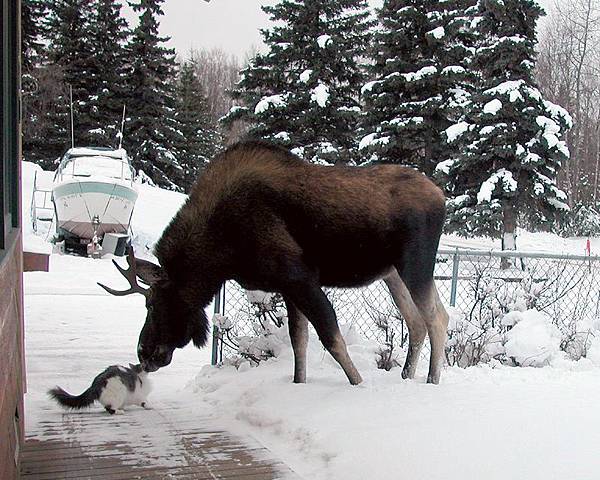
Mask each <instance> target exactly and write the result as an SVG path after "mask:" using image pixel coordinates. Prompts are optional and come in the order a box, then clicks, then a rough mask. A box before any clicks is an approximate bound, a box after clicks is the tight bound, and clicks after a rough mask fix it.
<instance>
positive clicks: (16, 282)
mask: <svg viewBox="0 0 600 480" xmlns="http://www.w3.org/2000/svg"><path fill="white" fill-rule="evenodd" d="M20 10H21V9H20V0H2V16H1V27H2V31H1V35H0V38H1V42H2V43H1V51H2V69H1V72H0V73H1V75H2V78H1V80H2V81H1V82H0V85H1V89H2V99H1V105H0V108H1V110H2V122H1V123H2V125H1V131H0V139H1V141H0V143H1V147H2V149H1V158H0V479H2V480H12V479H16V478H17V472H18V468H17V461H18V453H19V450H20V448H19V445H20V444H21V443H22V440H23V434H24V432H23V393H24V379H25V372H24V359H23V293H22V292H23V290H22V284H23V282H22V278H23V267H22V246H21V230H20V211H21V205H20V202H21V199H20V165H21V140H20V139H21V118H20V108H21V106H20V58H19V57H20V51H21V47H20V40H19V38H20V18H21V14H20Z"/></svg>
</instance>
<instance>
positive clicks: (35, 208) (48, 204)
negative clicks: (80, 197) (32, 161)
mask: <svg viewBox="0 0 600 480" xmlns="http://www.w3.org/2000/svg"><path fill="white" fill-rule="evenodd" d="M30 211H31V223H32V227H33V231H34V232H37V231H38V229H39V222H40V221H42V222H52V221H53V220H54V204H53V203H52V190H48V189H44V188H40V187H39V185H38V177H37V172H35V174H34V177H33V194H32V195H31V207H30Z"/></svg>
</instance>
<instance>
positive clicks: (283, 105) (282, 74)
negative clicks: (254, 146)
mask: <svg viewBox="0 0 600 480" xmlns="http://www.w3.org/2000/svg"><path fill="white" fill-rule="evenodd" d="M366 6H367V5H366V1H365V0H341V1H340V0H310V1H297V0H282V1H281V2H279V3H277V4H276V5H273V6H265V7H262V8H263V10H264V11H265V12H266V13H267V14H269V15H270V18H271V20H272V21H273V22H274V24H275V26H273V27H271V28H270V29H268V30H264V31H263V32H262V34H263V39H264V43H265V44H266V46H267V48H268V51H267V52H266V53H264V54H258V55H256V56H255V57H254V58H253V59H252V60H251V62H250V64H249V66H248V67H247V68H246V69H245V70H243V71H242V80H241V81H240V82H239V84H238V86H237V89H236V90H235V91H234V92H233V95H234V98H235V99H237V100H238V101H240V102H241V106H238V107H234V108H233V109H232V110H231V111H230V113H229V114H228V115H227V116H226V117H225V118H224V123H225V124H226V125H227V124H231V123H232V122H234V121H236V120H244V121H246V122H249V124H250V135H252V136H254V137H258V138H262V139H266V140H270V141H273V142H276V143H279V144H281V145H284V146H286V147H288V148H291V149H294V151H295V152H296V153H298V154H299V155H300V156H302V157H303V158H305V159H307V160H309V161H312V162H321V163H329V164H330V163H338V162H343V163H346V162H349V161H350V160H351V158H352V156H353V152H354V151H355V147H356V145H355V142H356V140H355V137H356V135H355V131H356V128H357V123H358V119H359V115H360V105H359V90H360V86H361V85H362V83H363V81H364V80H363V79H364V71H363V67H362V65H361V63H360V62H361V57H363V56H364V54H365V48H366V46H367V45H368V38H369V27H370V20H369V13H368V10H367V8H366Z"/></svg>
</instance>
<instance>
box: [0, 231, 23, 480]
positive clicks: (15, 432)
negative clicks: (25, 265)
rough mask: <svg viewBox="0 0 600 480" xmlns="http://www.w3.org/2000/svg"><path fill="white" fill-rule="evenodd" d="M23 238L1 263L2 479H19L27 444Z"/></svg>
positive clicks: (0, 433)
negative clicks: (22, 448)
mask: <svg viewBox="0 0 600 480" xmlns="http://www.w3.org/2000/svg"><path fill="white" fill-rule="evenodd" d="M21 262H22V256H21V238H20V235H19V236H18V237H17V238H15V242H14V243H13V246H12V249H11V250H7V251H6V255H4V258H3V259H2V260H1V263H0V292H2V293H1V296H0V439H1V440H0V479H2V480H11V479H14V478H17V469H18V454H19V445H20V443H22V441H23V435H24V425H23V418H24V417H23V393H24V392H23V390H24V389H23V386H24V385H23V383H24V382H23V379H24V372H23V365H24V361H23V301H22V273H21V268H22V267H21V265H22V263H21Z"/></svg>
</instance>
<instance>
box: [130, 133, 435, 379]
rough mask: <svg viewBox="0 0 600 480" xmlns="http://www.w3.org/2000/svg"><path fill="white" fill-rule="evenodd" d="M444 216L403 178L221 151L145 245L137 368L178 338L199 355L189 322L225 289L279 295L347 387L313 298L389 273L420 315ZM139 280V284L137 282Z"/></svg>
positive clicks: (196, 325)
mask: <svg viewBox="0 0 600 480" xmlns="http://www.w3.org/2000/svg"><path fill="white" fill-rule="evenodd" d="M444 205H445V200H444V196H443V194H442V192H441V191H440V190H439V189H438V188H437V187H436V186H435V185H434V184H433V183H432V182H431V181H430V180H429V179H427V178H426V177H425V176H424V175H422V174H421V173H419V172H417V171H415V170H412V169H409V168H404V167H401V166H394V165H379V166H370V167H365V168H352V167H338V166H336V167H324V166H315V165H309V164H307V163H305V162H303V161H302V160H300V159H299V158H297V157H295V156H294V155H292V154H291V153H289V152H288V151H286V150H283V149H281V148H278V147H274V146H272V145H269V144H265V143H261V142H243V143H239V144H237V145H235V146H233V147H231V148H229V149H228V150H226V151H225V152H223V153H222V154H220V155H218V156H217V157H216V158H215V159H214V161H213V162H212V163H211V164H210V166H209V167H208V168H207V170H206V171H205V173H204V174H203V175H202V176H201V177H200V178H199V179H198V181H197V183H196V185H195V186H194V188H193V190H192V192H191V195H190V197H189V199H188V200H187V202H186V204H185V205H184V206H183V207H182V208H181V210H180V211H179V212H178V213H177V215H176V216H175V217H174V219H173V220H172V221H171V223H170V225H169V226H168V227H167V229H166V230H165V232H164V234H163V235H162V237H161V239H160V240H159V242H158V244H157V246H156V249H155V253H156V256H157V258H158V260H159V262H160V264H161V267H162V270H159V271H157V272H158V273H157V272H155V273H154V278H152V279H150V283H151V284H152V288H151V291H152V294H151V296H150V301H149V306H150V310H149V314H148V319H147V322H146V325H145V326H144V329H143V330H142V334H141V335H140V350H139V353H140V360H142V361H147V362H151V360H150V359H151V358H152V357H153V356H154V357H155V359H157V361H156V362H155V366H156V367H160V366H162V365H160V364H161V363H164V362H165V360H166V359H165V358H162V360H160V359H158V356H160V355H158V353H157V348H158V346H160V345H162V346H163V348H162V350H163V353H164V351H166V350H168V349H170V348H171V347H173V348H175V347H179V346H182V344H185V343H187V342H188V341H189V340H190V339H193V340H194V342H195V343H196V344H197V345H203V344H204V343H205V342H206V338H207V332H208V322H207V320H206V318H205V317H204V314H203V313H201V312H202V310H203V308H204V307H205V306H206V305H207V304H208V303H209V302H210V300H211V299H212V297H213V295H214V294H215V293H216V292H217V291H218V288H219V286H220V285H221V284H222V283H223V282H224V281H225V280H228V279H233V280H236V281H237V282H239V283H240V284H241V285H243V286H244V287H247V288H252V289H261V290H266V291H276V292H281V293H282V294H283V295H284V298H285V300H286V303H287V304H288V306H290V305H291V306H292V307H291V308H294V306H295V307H296V308H297V309H298V315H291V317H292V318H297V317H298V318H305V317H308V320H309V321H310V322H311V323H312V324H313V325H314V326H315V328H316V330H317V332H318V334H319V337H320V338H321V340H322V341H323V343H324V345H325V347H326V348H328V349H329V350H330V351H332V354H333V355H334V357H336V359H338V356H340V358H341V357H344V358H343V359H341V360H340V359H338V361H340V363H341V364H342V366H343V367H344V370H346V373H347V374H348V375H349V378H350V377H352V375H353V374H352V373H349V372H348V369H350V366H348V365H346V366H344V365H343V364H344V363H346V364H347V363H348V362H347V360H346V356H347V354H344V352H345V345H343V340H342V341H340V338H341V336H340V335H339V330H338V329H337V322H336V319H335V313H334V312H333V309H332V308H331V305H330V304H329V302H328V301H327V299H326V298H325V296H324V295H323V294H322V291H321V289H320V287H321V286H333V287H356V286H361V285H365V284H368V283H370V282H372V281H373V280H375V279H378V278H383V277H386V276H387V275H389V274H390V272H391V271H392V270H394V269H395V270H396V271H397V273H398V275H399V277H400V279H401V280H402V282H404V284H405V285H406V287H407V288H408V290H409V292H410V296H411V297H412V300H413V301H414V303H415V304H416V305H417V307H420V306H423V308H425V304H427V305H426V308H425V310H426V309H427V308H430V307H431V301H432V300H431V298H430V297H431V292H432V290H431V289H432V288H433V289H435V287H434V286H433V268H434V262H435V254H436V251H437V247H438V242H439V237H440V234H441V230H442V225H443V221H444V208H445V207H444ZM139 275H140V276H141V277H142V278H144V275H146V280H148V278H147V276H148V273H147V272H146V273H144V272H143V271H142V272H140V273H139ZM157 279H158V280H157ZM423 308H422V309H421V310H420V311H422V312H425V310H423ZM157 310H158V311H157ZM199 312H200V313H199ZM302 314H303V315H302ZM423 316H425V313H423ZM296 326H297V325H295V326H292V325H290V329H291V330H293V329H294V328H295V327H296ZM169 330H172V331H169ZM297 330H298V329H297ZM301 330H302V329H301ZM298 338H300V337H298ZM293 340H294V339H293ZM340 342H341V343H340ZM300 348H301V347H300ZM334 350H335V351H336V352H337V353H335V354H334V353H333V351H334ZM338 350H339V352H338ZM341 350H344V352H341ZM171 351H172V349H171ZM340 352H341V353H340ZM348 360H349V358H348ZM168 361H170V356H168ZM167 363H168V362H167ZM350 363H351V362H350ZM346 367H347V368H346ZM352 368H353V366H352ZM359 378H360V376H358V377H357V376H354V379H352V378H350V380H351V382H352V383H358V382H357V380H358V379H359ZM297 380H298V379H297ZM358 381H359V380H358Z"/></svg>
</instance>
